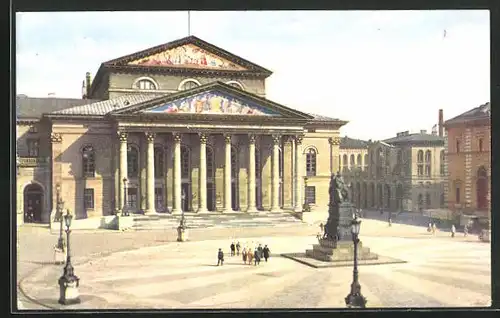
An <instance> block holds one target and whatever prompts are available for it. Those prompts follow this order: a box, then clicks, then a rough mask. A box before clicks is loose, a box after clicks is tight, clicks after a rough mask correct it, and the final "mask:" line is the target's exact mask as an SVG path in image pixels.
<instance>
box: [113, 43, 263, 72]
mask: <svg viewBox="0 0 500 318" xmlns="http://www.w3.org/2000/svg"><path fill="white" fill-rule="evenodd" d="M104 65H106V66H115V67H116V66H120V67H125V68H126V67H131V68H136V67H148V68H157V69H165V70H174V71H175V70H179V69H183V70H193V71H200V70H207V71H230V72H242V73H255V74H262V75H265V76H269V75H271V74H272V72H271V71H269V70H267V69H265V68H263V67H261V66H259V65H256V64H254V63H251V62H249V61H247V60H245V59H243V58H241V57H239V56H237V55H234V54H232V53H229V52H227V51H225V50H223V49H221V48H219V47H217V46H215V45H212V44H210V43H208V42H205V41H203V40H201V39H199V38H197V37H195V36H189V37H186V38H183V39H180V40H176V41H172V42H169V43H165V44H162V45H159V46H155V47H152V48H149V49H146V50H143V51H140V52H136V53H133V54H129V55H127V56H123V57H120V58H117V59H114V60H111V61H107V62H105V63H104Z"/></svg>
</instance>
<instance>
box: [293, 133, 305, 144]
mask: <svg viewBox="0 0 500 318" xmlns="http://www.w3.org/2000/svg"><path fill="white" fill-rule="evenodd" d="M303 140H304V135H296V136H295V143H296V144H297V145H301V144H302V141H303Z"/></svg>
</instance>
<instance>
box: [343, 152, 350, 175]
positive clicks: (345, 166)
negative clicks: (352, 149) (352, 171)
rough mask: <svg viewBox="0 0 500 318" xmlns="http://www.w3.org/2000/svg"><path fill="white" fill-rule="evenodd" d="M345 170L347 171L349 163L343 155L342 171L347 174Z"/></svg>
mask: <svg viewBox="0 0 500 318" xmlns="http://www.w3.org/2000/svg"><path fill="white" fill-rule="evenodd" d="M347 170H349V161H348V159H347V155H346V154H344V155H343V156H342V171H343V172H347Z"/></svg>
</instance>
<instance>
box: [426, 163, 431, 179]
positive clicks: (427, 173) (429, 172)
mask: <svg viewBox="0 0 500 318" xmlns="http://www.w3.org/2000/svg"><path fill="white" fill-rule="evenodd" d="M425 175H426V176H427V177H430V176H431V166H430V165H426V166H425Z"/></svg>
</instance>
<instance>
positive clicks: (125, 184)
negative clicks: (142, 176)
mask: <svg viewBox="0 0 500 318" xmlns="http://www.w3.org/2000/svg"><path fill="white" fill-rule="evenodd" d="M127 181H128V180H127V178H123V209H122V216H128V215H129V214H128V203H127Z"/></svg>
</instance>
